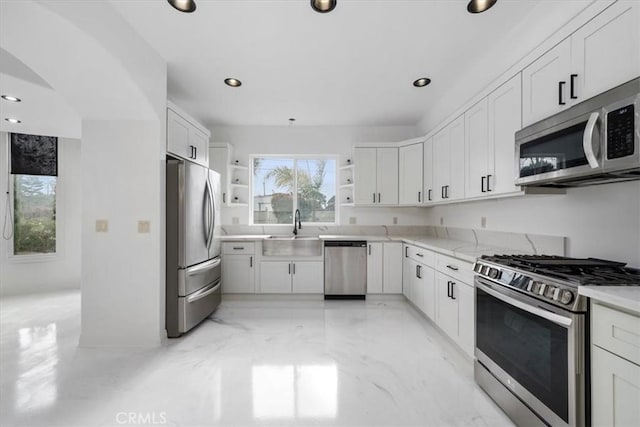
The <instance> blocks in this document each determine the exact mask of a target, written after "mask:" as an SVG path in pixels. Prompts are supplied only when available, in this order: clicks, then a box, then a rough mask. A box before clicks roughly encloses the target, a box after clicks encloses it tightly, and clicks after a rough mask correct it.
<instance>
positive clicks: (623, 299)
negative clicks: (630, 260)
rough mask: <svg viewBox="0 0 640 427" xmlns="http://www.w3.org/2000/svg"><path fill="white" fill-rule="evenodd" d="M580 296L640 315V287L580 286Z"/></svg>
mask: <svg viewBox="0 0 640 427" xmlns="http://www.w3.org/2000/svg"><path fill="white" fill-rule="evenodd" d="M578 294H579V295H584V296H585V297H589V298H591V299H593V300H596V301H600V302H603V303H606V304H609V305H611V306H614V307H619V308H622V309H626V310H630V311H633V312H635V313H637V314H639V315H640V286H580V287H579V288H578Z"/></svg>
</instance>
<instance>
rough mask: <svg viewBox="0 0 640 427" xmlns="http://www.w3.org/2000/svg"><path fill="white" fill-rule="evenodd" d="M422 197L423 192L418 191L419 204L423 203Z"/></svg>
mask: <svg viewBox="0 0 640 427" xmlns="http://www.w3.org/2000/svg"><path fill="white" fill-rule="evenodd" d="M421 195H422V192H421V191H418V203H421V202H422V200H420V199H421V197H420V196H421Z"/></svg>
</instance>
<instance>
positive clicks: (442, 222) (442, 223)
mask: <svg viewBox="0 0 640 427" xmlns="http://www.w3.org/2000/svg"><path fill="white" fill-rule="evenodd" d="M440 225H444V217H443V216H441V217H440Z"/></svg>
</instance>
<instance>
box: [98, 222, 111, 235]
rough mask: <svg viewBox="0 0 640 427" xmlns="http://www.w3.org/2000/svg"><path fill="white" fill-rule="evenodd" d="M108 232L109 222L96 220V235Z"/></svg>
mask: <svg viewBox="0 0 640 427" xmlns="http://www.w3.org/2000/svg"><path fill="white" fill-rule="evenodd" d="M107 232H109V221H107V220H106V219H96V233H107Z"/></svg>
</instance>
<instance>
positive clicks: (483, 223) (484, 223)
mask: <svg viewBox="0 0 640 427" xmlns="http://www.w3.org/2000/svg"><path fill="white" fill-rule="evenodd" d="M480 227H482V228H487V217H486V216H483V217H482V218H480Z"/></svg>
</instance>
